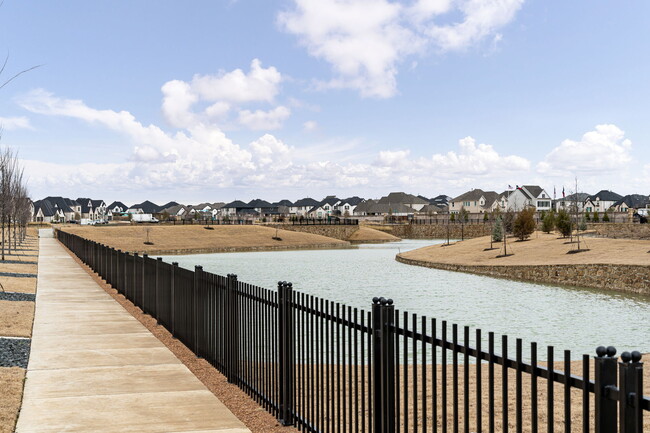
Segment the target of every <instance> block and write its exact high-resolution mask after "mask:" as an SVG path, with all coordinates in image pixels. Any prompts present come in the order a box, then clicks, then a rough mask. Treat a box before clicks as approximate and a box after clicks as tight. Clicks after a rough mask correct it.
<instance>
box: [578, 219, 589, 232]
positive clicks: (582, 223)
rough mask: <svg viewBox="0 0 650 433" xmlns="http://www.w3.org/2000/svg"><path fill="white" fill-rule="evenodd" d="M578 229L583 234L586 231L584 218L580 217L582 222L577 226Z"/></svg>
mask: <svg viewBox="0 0 650 433" xmlns="http://www.w3.org/2000/svg"><path fill="white" fill-rule="evenodd" d="M578 228H579V229H580V230H582V231H583V232H584V231H585V230H587V220H586V219H585V217H582V220H581V221H580V225H579V226H578Z"/></svg>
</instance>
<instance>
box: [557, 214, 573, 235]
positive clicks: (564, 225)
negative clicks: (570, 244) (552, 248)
mask: <svg viewBox="0 0 650 433" xmlns="http://www.w3.org/2000/svg"><path fill="white" fill-rule="evenodd" d="M555 227H557V229H558V230H559V231H560V233H562V236H564V237H567V236H569V235H570V234H571V230H572V228H573V227H572V225H571V218H570V217H569V214H568V213H567V211H565V210H564V209H560V211H559V212H558V213H557V217H556V218H555Z"/></svg>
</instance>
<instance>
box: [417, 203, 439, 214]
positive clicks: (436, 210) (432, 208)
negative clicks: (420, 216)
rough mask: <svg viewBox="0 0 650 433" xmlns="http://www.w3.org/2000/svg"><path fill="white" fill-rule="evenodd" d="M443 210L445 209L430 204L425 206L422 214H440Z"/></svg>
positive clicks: (421, 210)
mask: <svg viewBox="0 0 650 433" xmlns="http://www.w3.org/2000/svg"><path fill="white" fill-rule="evenodd" d="M442 210H443V209H442V208H441V207H438V206H436V205H435V204H428V205H426V206H424V207H423V208H422V209H420V212H423V213H439V212H442Z"/></svg>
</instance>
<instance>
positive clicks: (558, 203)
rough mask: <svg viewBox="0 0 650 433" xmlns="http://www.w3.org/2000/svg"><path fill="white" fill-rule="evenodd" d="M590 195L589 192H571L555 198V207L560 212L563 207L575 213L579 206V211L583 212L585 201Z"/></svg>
mask: <svg viewBox="0 0 650 433" xmlns="http://www.w3.org/2000/svg"><path fill="white" fill-rule="evenodd" d="M589 196H590V194H587V193H586V192H577V193H573V194H569V195H567V196H566V197H562V198H558V199H557V200H553V208H554V209H555V210H556V211H557V212H559V211H560V210H561V209H564V210H565V211H567V212H569V213H574V212H575V211H576V207H577V208H578V212H582V211H583V209H584V205H585V202H586V201H587V199H588V198H589Z"/></svg>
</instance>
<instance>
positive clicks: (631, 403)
mask: <svg viewBox="0 0 650 433" xmlns="http://www.w3.org/2000/svg"><path fill="white" fill-rule="evenodd" d="M621 361H623V362H619V364H618V373H619V384H620V386H619V417H620V419H619V431H620V432H621V433H640V432H642V431H643V408H642V407H641V404H642V403H643V363H642V362H640V361H641V354H640V353H639V352H637V351H634V352H632V353H631V354H630V353H629V352H623V353H621ZM630 361H631V362H630Z"/></svg>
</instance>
